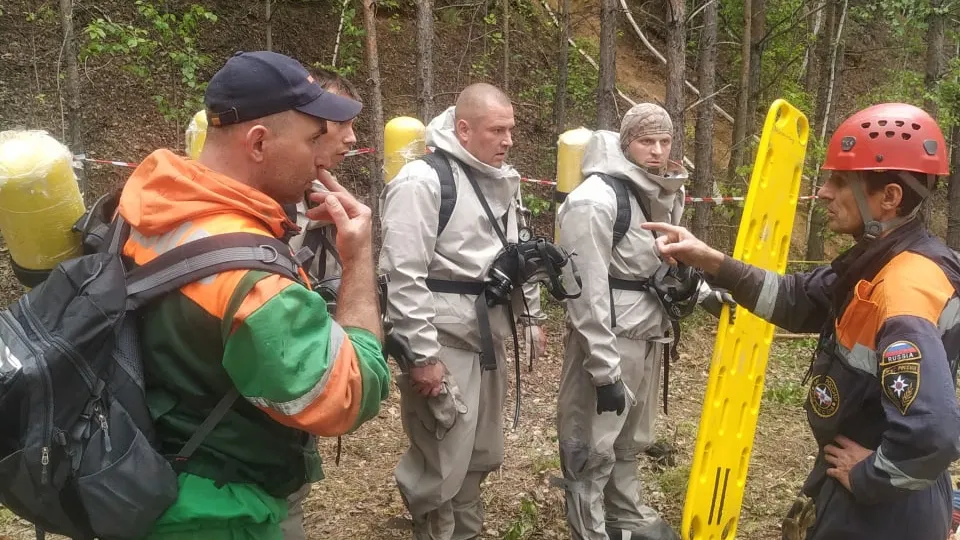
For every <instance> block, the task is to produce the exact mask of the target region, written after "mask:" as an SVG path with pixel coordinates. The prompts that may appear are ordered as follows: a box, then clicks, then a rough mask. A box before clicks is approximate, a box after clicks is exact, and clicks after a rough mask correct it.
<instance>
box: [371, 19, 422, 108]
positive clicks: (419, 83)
mask: <svg viewBox="0 0 960 540" xmlns="http://www.w3.org/2000/svg"><path fill="white" fill-rule="evenodd" d="M366 1H367V0H364V3H366ZM417 75H418V76H417V115H419V116H420V121H421V122H423V123H424V124H426V123H427V122H429V121H430V120H431V119H433V0H417ZM381 125H382V124H381Z"/></svg>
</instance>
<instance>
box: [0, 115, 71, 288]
mask: <svg viewBox="0 0 960 540" xmlns="http://www.w3.org/2000/svg"><path fill="white" fill-rule="evenodd" d="M83 212H84V205H83V196H82V195H81V194H80V186H79V185H78V184H77V177H76V176H75V175H74V173H73V155H72V154H71V153H70V150H69V149H67V147H66V146H64V145H63V144H61V143H60V142H58V141H57V140H56V139H54V138H53V137H51V136H50V135H48V134H47V133H46V132H45V131H4V132H0V233H2V234H3V238H4V240H5V241H6V243H7V247H8V248H9V249H10V258H11V260H12V263H13V271H14V274H15V275H16V276H17V280H19V281H20V283H22V284H23V285H25V286H27V287H35V286H37V285H38V284H40V283H41V282H42V281H43V280H44V279H46V277H47V275H48V274H49V273H50V270H52V269H53V268H54V267H55V266H56V265H57V264H58V263H59V262H60V261H63V260H65V259H69V258H71V257H76V256H79V255H80V254H81V245H80V235H79V234H78V233H76V232H74V231H73V229H72V228H73V224H74V223H75V222H76V221H77V220H78V219H79V218H80V216H81V215H83Z"/></svg>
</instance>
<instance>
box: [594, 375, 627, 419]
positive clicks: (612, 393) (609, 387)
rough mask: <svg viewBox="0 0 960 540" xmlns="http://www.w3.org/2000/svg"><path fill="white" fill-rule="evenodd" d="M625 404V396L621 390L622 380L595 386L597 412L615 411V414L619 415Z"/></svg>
mask: <svg viewBox="0 0 960 540" xmlns="http://www.w3.org/2000/svg"><path fill="white" fill-rule="evenodd" d="M626 406H627V396H626V394H625V393H624V391H623V381H617V382H615V383H610V384H605V385H603V386H598V387H597V414H603V413H604V412H607V411H610V412H613V411H617V416H620V415H621V414H623V409H624V408H625V407H626Z"/></svg>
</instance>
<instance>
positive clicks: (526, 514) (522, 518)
mask: <svg viewBox="0 0 960 540" xmlns="http://www.w3.org/2000/svg"><path fill="white" fill-rule="evenodd" d="M539 513H540V509H539V508H537V503H535V502H533V500H531V499H530V498H529V497H524V498H523V500H521V501H520V514H519V515H518V516H517V517H516V518H514V520H513V521H512V522H510V526H509V527H507V532H506V533H504V535H503V540H522V539H524V538H529V537H530V535H532V534H533V532H534V531H536V529H537V515H538V514H539Z"/></svg>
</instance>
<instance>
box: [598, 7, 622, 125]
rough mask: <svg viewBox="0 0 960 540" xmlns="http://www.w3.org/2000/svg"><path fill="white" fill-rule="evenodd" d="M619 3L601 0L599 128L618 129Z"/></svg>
mask: <svg viewBox="0 0 960 540" xmlns="http://www.w3.org/2000/svg"><path fill="white" fill-rule="evenodd" d="M616 62H617V1H616V0H600V81H599V84H598V85H597V128H598V129H616V128H617V124H618V122H617V103H616V99H617V98H616V94H615V91H616V88H615V87H616V70H617V65H616Z"/></svg>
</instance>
